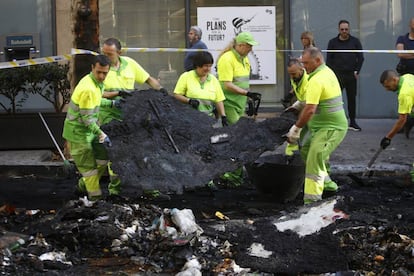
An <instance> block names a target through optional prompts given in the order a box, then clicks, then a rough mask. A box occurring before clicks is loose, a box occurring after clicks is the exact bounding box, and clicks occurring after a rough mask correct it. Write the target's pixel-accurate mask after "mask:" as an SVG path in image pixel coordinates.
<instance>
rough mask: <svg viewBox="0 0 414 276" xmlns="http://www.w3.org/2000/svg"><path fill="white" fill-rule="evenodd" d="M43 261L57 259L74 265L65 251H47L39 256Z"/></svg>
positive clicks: (56, 260)
mask: <svg viewBox="0 0 414 276" xmlns="http://www.w3.org/2000/svg"><path fill="white" fill-rule="evenodd" d="M39 260H41V261H55V262H60V263H63V264H67V265H72V262H70V261H67V260H66V253H65V252H47V253H44V254H42V255H40V256H39Z"/></svg>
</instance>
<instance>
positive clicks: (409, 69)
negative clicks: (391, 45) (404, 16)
mask: <svg viewBox="0 0 414 276" xmlns="http://www.w3.org/2000/svg"><path fill="white" fill-rule="evenodd" d="M409 26H410V31H409V32H408V33H406V34H404V35H400V36H399V37H398V39H397V42H396V44H395V47H396V49H397V50H414V17H413V18H411V19H410V25H409ZM397 55H398V57H399V58H400V61H399V63H398V65H397V72H398V73H399V74H400V75H404V74H407V73H409V74H414V54H413V53H399V54H397Z"/></svg>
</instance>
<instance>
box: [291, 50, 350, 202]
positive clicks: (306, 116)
mask: <svg viewBox="0 0 414 276" xmlns="http://www.w3.org/2000/svg"><path fill="white" fill-rule="evenodd" d="M302 64H303V67H304V68H305V69H306V72H307V73H308V74H309V77H308V84H307V86H306V92H305V93H306V97H305V101H306V104H305V106H304V107H303V109H302V111H301V113H300V115H299V118H298V120H297V121H296V123H295V124H294V125H293V126H292V127H291V128H290V130H289V132H288V133H287V135H286V136H287V141H288V142H289V143H296V142H297V141H298V140H299V138H300V133H301V131H302V128H303V127H304V126H305V125H307V127H308V129H309V132H310V138H309V139H307V140H306V141H305V143H304V144H303V145H302V148H301V155H302V157H303V159H304V160H305V163H306V172H305V173H306V176H305V190H304V196H303V201H304V203H305V204H308V203H312V202H314V201H318V200H321V199H322V193H323V191H333V192H334V191H336V190H337V188H338V187H337V185H336V183H334V182H333V181H328V180H329V167H328V166H327V165H328V160H329V156H330V155H331V153H332V152H333V151H334V150H335V149H336V148H337V147H338V146H339V144H340V143H341V142H342V140H343V139H344V137H345V135H346V133H347V129H348V121H347V119H346V116H345V111H344V107H343V102H342V91H341V87H340V85H339V82H338V79H337V78H336V75H335V73H334V72H333V71H332V70H331V69H330V68H329V67H328V66H326V65H325V61H324V59H323V56H322V53H321V51H320V50H319V49H318V48H315V47H309V48H306V49H305V50H304V51H303V55H302Z"/></svg>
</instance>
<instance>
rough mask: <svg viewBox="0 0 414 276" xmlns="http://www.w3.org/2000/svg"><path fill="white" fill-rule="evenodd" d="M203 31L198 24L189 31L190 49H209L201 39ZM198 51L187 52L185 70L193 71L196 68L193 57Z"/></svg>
mask: <svg viewBox="0 0 414 276" xmlns="http://www.w3.org/2000/svg"><path fill="white" fill-rule="evenodd" d="M201 35H202V31H201V29H200V27H198V26H191V27H190V30H189V31H188V42H189V43H190V47H189V49H207V46H206V44H205V43H204V42H203V41H201ZM196 53H197V52H186V53H185V58H184V70H185V71H191V70H193V69H194V65H193V57H194V55H195V54H196Z"/></svg>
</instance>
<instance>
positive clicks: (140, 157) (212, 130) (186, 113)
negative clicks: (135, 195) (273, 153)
mask: <svg viewBox="0 0 414 276" xmlns="http://www.w3.org/2000/svg"><path fill="white" fill-rule="evenodd" d="M122 109H123V113H124V118H123V121H122V122H118V121H112V122H111V123H110V124H109V125H106V126H104V131H105V132H106V133H107V134H108V135H109V136H110V137H111V140H112V142H113V147H112V148H111V149H110V151H109V152H110V159H111V160H112V162H113V168H114V170H115V171H116V173H118V174H119V175H120V177H121V179H122V181H123V182H124V183H126V184H127V185H134V186H135V187H136V190H142V189H158V190H161V191H163V192H173V193H182V192H183V191H184V190H186V189H192V188H195V187H201V186H204V185H205V184H206V183H208V182H209V181H210V180H211V179H213V178H215V177H217V176H219V175H221V174H222V173H224V172H226V171H232V170H235V169H237V168H238V167H240V166H242V165H244V164H246V163H250V162H253V161H255V160H256V159H257V158H258V157H259V155H260V154H261V153H263V152H264V151H268V150H274V149H275V147H276V146H277V145H280V144H282V143H283V142H284V139H283V138H282V135H283V134H285V133H287V131H288V130H289V128H290V127H291V125H292V124H293V123H294V121H293V120H292V118H289V117H287V116H285V117H276V118H270V119H267V120H263V121H260V122H258V121H255V120H253V119H251V118H244V117H243V118H242V119H241V120H240V121H239V122H238V123H237V124H235V125H231V126H228V127H224V128H221V127H217V126H218V125H220V124H219V123H218V122H217V121H216V119H215V118H212V117H210V116H206V114H204V113H201V112H199V111H197V110H194V109H193V108H191V106H190V105H185V104H183V103H181V102H178V100H176V99H174V98H173V97H172V96H171V95H162V94H161V93H159V92H157V91H154V90H151V89H150V90H142V91H137V92H134V93H133V96H131V97H129V98H128V100H127V101H126V103H125V105H124V106H123V107H122Z"/></svg>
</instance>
